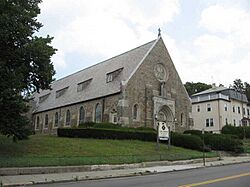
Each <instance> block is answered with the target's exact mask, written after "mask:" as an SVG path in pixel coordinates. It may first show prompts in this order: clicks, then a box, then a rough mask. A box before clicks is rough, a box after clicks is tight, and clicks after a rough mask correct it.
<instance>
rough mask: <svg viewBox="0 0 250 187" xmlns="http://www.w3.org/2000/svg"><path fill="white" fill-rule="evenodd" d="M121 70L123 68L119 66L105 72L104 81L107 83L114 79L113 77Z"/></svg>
mask: <svg viewBox="0 0 250 187" xmlns="http://www.w3.org/2000/svg"><path fill="white" fill-rule="evenodd" d="M122 70H123V68H119V69H117V70H115V71H112V72H110V73H107V76H106V82H107V83H108V82H112V81H113V80H115V78H116V77H117V76H118V75H119V74H120V73H121V71H122Z"/></svg>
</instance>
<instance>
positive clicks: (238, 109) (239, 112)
mask: <svg viewBox="0 0 250 187" xmlns="http://www.w3.org/2000/svg"><path fill="white" fill-rule="evenodd" d="M238 113H239V114H240V107H239V106H238Z"/></svg>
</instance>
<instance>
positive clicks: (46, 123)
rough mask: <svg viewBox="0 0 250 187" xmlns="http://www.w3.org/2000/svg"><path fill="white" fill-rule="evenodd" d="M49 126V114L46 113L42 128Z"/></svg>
mask: <svg viewBox="0 0 250 187" xmlns="http://www.w3.org/2000/svg"><path fill="white" fill-rule="evenodd" d="M48 126H49V116H48V114H46V115H45V124H44V128H45V129H47V128H48Z"/></svg>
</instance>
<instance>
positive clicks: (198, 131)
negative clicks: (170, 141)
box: [183, 130, 202, 136]
mask: <svg viewBox="0 0 250 187" xmlns="http://www.w3.org/2000/svg"><path fill="white" fill-rule="evenodd" d="M183 134H192V135H198V136H201V135H202V131H200V130H186V131H184V133H183Z"/></svg>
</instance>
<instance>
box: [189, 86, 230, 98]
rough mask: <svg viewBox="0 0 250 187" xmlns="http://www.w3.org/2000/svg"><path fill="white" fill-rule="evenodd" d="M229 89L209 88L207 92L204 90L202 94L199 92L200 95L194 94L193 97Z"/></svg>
mask: <svg viewBox="0 0 250 187" xmlns="http://www.w3.org/2000/svg"><path fill="white" fill-rule="evenodd" d="M227 89H228V88H226V87H222V86H219V87H213V88H209V89H207V90H204V91H202V92H199V93H196V94H193V95H192V97H193V96H198V95H205V94H209V93H216V92H221V91H222V90H227Z"/></svg>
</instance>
